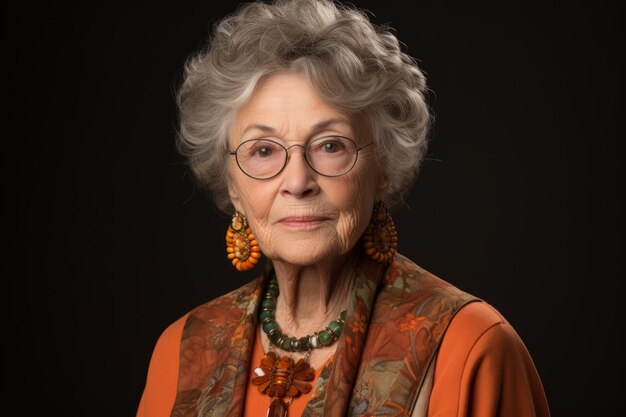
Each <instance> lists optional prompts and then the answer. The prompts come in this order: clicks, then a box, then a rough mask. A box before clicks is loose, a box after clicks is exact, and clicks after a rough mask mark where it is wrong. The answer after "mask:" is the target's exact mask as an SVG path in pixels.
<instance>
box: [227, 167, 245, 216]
mask: <svg viewBox="0 0 626 417" xmlns="http://www.w3.org/2000/svg"><path fill="white" fill-rule="evenodd" d="M226 186H227V187H228V196H229V197H230V202H231V203H232V204H233V207H234V208H235V210H237V211H239V212H240V213H243V208H242V207H241V200H240V199H239V191H238V190H237V186H236V185H235V184H234V183H233V180H232V179H231V178H230V175H226Z"/></svg>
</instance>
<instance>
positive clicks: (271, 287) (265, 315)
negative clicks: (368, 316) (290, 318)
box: [259, 273, 346, 352]
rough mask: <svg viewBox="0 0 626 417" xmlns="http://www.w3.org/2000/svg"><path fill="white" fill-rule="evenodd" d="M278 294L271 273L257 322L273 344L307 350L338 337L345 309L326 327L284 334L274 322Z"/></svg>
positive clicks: (290, 348)
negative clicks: (309, 331) (299, 334)
mask: <svg viewBox="0 0 626 417" xmlns="http://www.w3.org/2000/svg"><path fill="white" fill-rule="evenodd" d="M279 294H280V291H279V290H278V280H277V279H276V275H274V274H273V273H272V275H271V276H270V277H269V279H268V282H267V289H266V291H265V295H264V296H263V301H261V309H260V313H259V322H260V323H261V327H262V328H263V331H264V332H265V334H266V335H267V337H268V338H269V339H270V342H271V343H272V344H273V345H274V346H276V347H278V348H280V349H282V350H284V351H287V352H309V351H311V350H312V349H315V348H319V347H323V346H328V345H330V344H332V343H333V342H334V341H335V340H337V339H338V338H339V335H340V334H341V332H342V331H343V325H344V323H345V320H346V311H345V310H344V311H342V312H341V314H340V315H339V317H338V318H337V319H336V320H333V321H331V322H330V323H328V326H326V328H324V329H323V330H320V331H318V332H315V333H314V334H312V335H308V336H303V337H300V338H297V337H291V336H288V335H286V334H284V333H283V332H282V331H281V330H280V326H279V325H278V323H276V316H275V312H276V299H277V298H278V295H279Z"/></svg>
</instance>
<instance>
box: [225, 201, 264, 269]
mask: <svg viewBox="0 0 626 417" xmlns="http://www.w3.org/2000/svg"><path fill="white" fill-rule="evenodd" d="M226 252H228V259H232V264H233V266H234V267H235V268H237V270H238V271H248V270H250V269H252V268H254V265H256V264H257V262H259V259H261V248H260V247H259V244H258V243H257V241H256V240H255V238H254V235H253V234H252V232H251V231H250V227H248V220H247V219H246V216H244V215H243V214H241V213H239V212H238V211H235V214H233V219H232V221H231V222H230V226H228V230H227V231H226Z"/></svg>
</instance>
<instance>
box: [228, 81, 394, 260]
mask: <svg viewBox="0 0 626 417" xmlns="http://www.w3.org/2000/svg"><path fill="white" fill-rule="evenodd" d="M357 124H358V122H357V121H356V120H355V118H351V117H349V116H348V115H346V114H345V113H342V112H340V111H338V110H336V109H334V108H333V107H331V106H330V105H328V104H327V103H326V102H324V101H323V100H322V99H321V98H320V97H319V96H318V95H317V94H316V93H315V91H314V90H313V89H312V87H311V85H310V84H309V82H308V81H307V80H306V78H304V77H303V76H301V75H298V74H279V75H274V76H272V77H270V78H268V79H267V80H265V81H264V82H263V83H262V84H260V85H259V86H258V87H257V89H256V90H255V92H254V94H253V95H252V97H251V99H250V101H249V102H248V103H247V104H246V105H244V106H243V107H242V108H241V109H239V111H238V112H237V113H236V114H235V118H234V122H233V125H232V128H231V130H230V135H229V146H230V149H231V150H234V149H236V148H237V146H239V144H241V143H242V142H244V141H247V140H250V139H258V138H266V139H271V140H274V141H276V142H278V143H280V144H282V145H284V146H285V147H287V148H288V147H289V146H291V145H294V144H299V145H303V146H306V145H307V144H308V143H310V142H311V141H314V140H316V139H318V138H321V137H328V136H333V135H337V136H343V137H347V138H350V139H352V140H353V141H354V142H356V144H357V145H358V146H363V145H367V144H369V143H371V142H372V140H371V138H370V137H369V136H367V135H363V134H362V132H363V131H364V129H363V126H362V125H357ZM228 169H229V178H228V188H229V192H230V197H231V200H232V202H233V205H234V206H235V208H236V209H237V210H239V211H240V212H242V213H243V214H245V215H246V217H247V218H248V222H249V224H250V228H251V229H252V232H253V233H254V235H255V237H256V239H257V241H258V242H259V244H260V246H261V250H262V251H263V253H264V254H265V255H266V256H267V257H268V258H270V259H273V260H280V261H284V262H288V263H291V264H294V265H301V266H306V265H312V264H316V263H318V262H320V261H332V259H333V257H336V256H339V255H344V254H346V253H348V252H349V251H350V250H351V249H352V248H353V247H354V246H355V245H356V244H357V242H358V241H359V238H360V237H361V235H362V234H363V232H364V231H365V228H366V227H367V224H368V222H369V220H370V216H371V213H372V207H373V204H374V202H375V201H376V200H378V199H380V197H382V196H383V194H384V191H385V186H386V180H385V177H384V175H383V174H382V171H381V169H380V168H379V167H378V165H377V163H376V161H375V147H374V146H373V145H372V146H368V147H367V148H365V149H364V150H361V151H360V152H359V154H358V159H357V162H356V165H355V166H354V168H352V170H351V171H349V172H348V173H347V174H345V175H342V176H339V177H325V176H322V175H320V174H318V173H316V172H315V171H313V170H312V169H311V167H309V165H308V164H307V162H306V160H305V159H304V150H303V149H302V148H300V147H294V148H292V149H290V150H289V159H288V163H287V166H286V167H285V168H284V170H283V171H282V172H281V173H280V174H278V175H277V176H275V177H273V178H270V179H265V180H258V179H254V178H250V177H248V176H247V175H245V174H244V173H243V172H242V171H241V170H240V169H239V167H238V166H237V162H236V160H235V157H234V156H233V157H230V161H229V166H228Z"/></svg>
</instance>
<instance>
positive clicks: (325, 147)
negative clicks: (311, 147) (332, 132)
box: [317, 140, 345, 153]
mask: <svg viewBox="0 0 626 417" xmlns="http://www.w3.org/2000/svg"><path fill="white" fill-rule="evenodd" d="M317 148H318V150H320V151H322V152H324V153H337V152H341V151H343V150H344V149H345V146H344V144H343V143H341V142H339V141H336V140H327V141H324V142H322V143H320V144H318V146H317Z"/></svg>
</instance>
